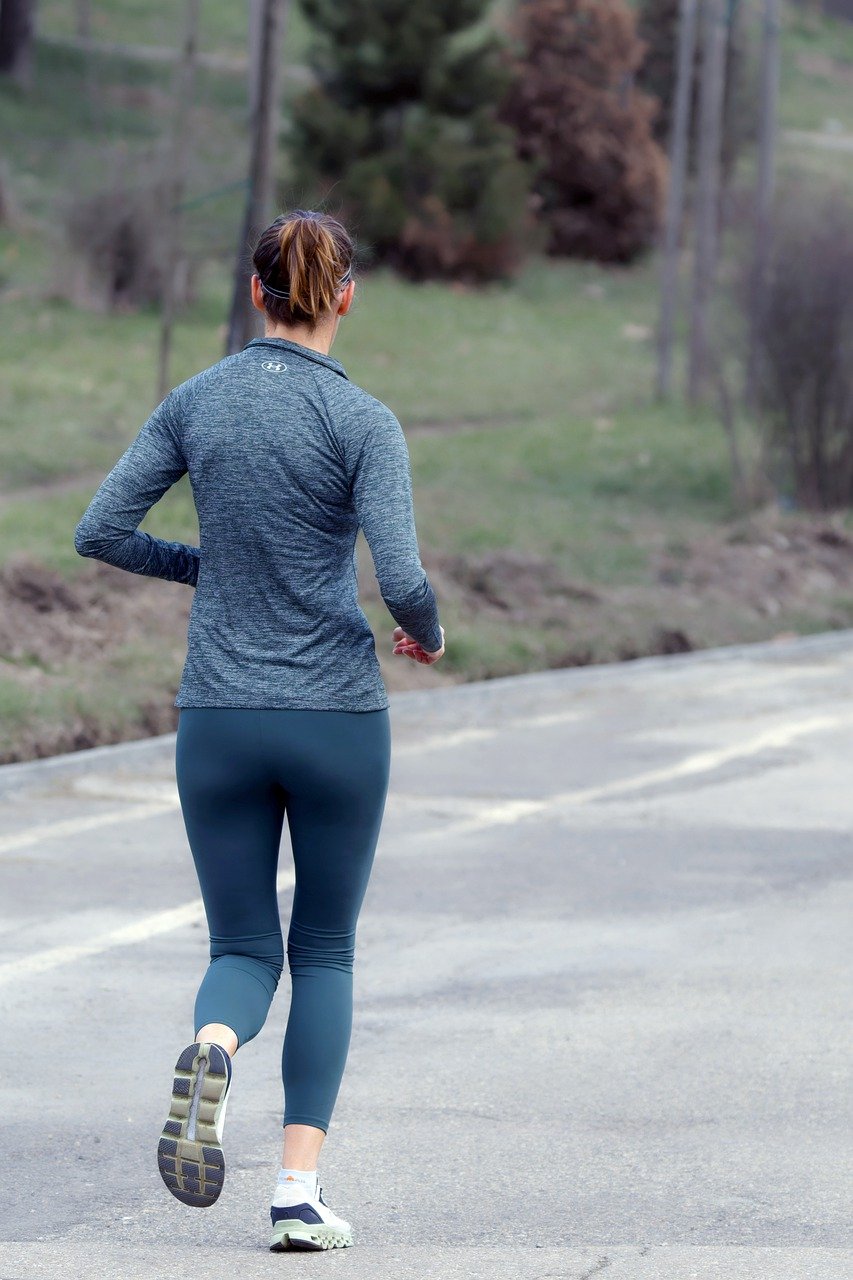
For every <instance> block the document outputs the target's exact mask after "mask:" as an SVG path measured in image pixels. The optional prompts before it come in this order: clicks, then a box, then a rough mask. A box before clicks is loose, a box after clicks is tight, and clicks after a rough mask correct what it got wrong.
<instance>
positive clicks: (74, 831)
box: [0, 711, 581, 855]
mask: <svg viewBox="0 0 853 1280" xmlns="http://www.w3.org/2000/svg"><path fill="white" fill-rule="evenodd" d="M580 717H581V713H580V712H579V711H560V712H552V713H551V714H548V715H541V716H533V717H530V718H528V719H519V720H508V721H506V722H504V723H503V724H500V725H495V726H493V727H490V728H483V729H476V728H472V729H460V730H458V731H457V732H456V733H446V734H441V735H436V736H434V737H432V738H424V739H423V740H421V741H420V742H418V741H415V742H405V743H401V744H400V746H399V747H397V746H395V747H394V748H393V751H394V754H395V755H421V754H422V753H423V752H426V751H438V750H448V749H452V748H453V747H456V746H463V745H465V744H466V743H469V742H477V741H484V740H485V739H488V738H494V737H496V736H497V735H498V734H500V733H504V732H506V730H507V729H538V728H546V727H548V726H550V725H555V724H566V723H568V722H569V721H572V720H578V719H580ZM71 786H72V790H73V791H74V792H75V793H76V794H78V795H85V796H86V797H87V798H89V799H93V800H95V799H98V798H106V799H110V800H116V799H119V800H121V799H124V800H137V801H139V803H138V804H136V805H123V806H122V808H121V809H112V810H110V811H109V812H107V813H96V814H88V815H87V816H86V817H82V818H64V819H61V820H60V821H59V822H45V823H41V824H39V825H38V826H35V827H25V828H24V829H23V830H22V831H13V832H11V833H10V834H9V835H5V836H0V855H2V854H4V853H11V852H12V851H13V850H15V849H24V848H26V847H27V845H32V844H39V843H40V842H41V841H42V840H62V839H65V838H66V837H68V836H75V835H78V834H80V833H82V832H84V831H95V830H97V829H98V828H99V827H109V826H112V825H113V824H114V823H115V824H118V823H123V822H127V821H129V820H131V819H133V818H148V817H156V816H157V815H158V814H161V813H169V812H170V811H171V810H173V809H177V808H179V807H180V798H179V796H178V789H177V787H176V786H175V784H174V782H172V783H169V782H151V783H139V782H134V781H130V780H128V781H123V780H122V779H121V778H120V777H114V776H111V775H109V774H84V775H82V777H79V778H75V779H74V780H73V782H72V783H71Z"/></svg>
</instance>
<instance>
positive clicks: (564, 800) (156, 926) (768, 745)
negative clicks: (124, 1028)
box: [0, 716, 844, 985]
mask: <svg viewBox="0 0 853 1280" xmlns="http://www.w3.org/2000/svg"><path fill="white" fill-rule="evenodd" d="M843 723H844V720H843V719H842V717H840V716H812V717H810V718H809V719H805V720H798V721H793V722H789V723H787V724H781V725H777V726H776V727H775V728H772V729H766V730H765V731H764V732H763V733H758V734H755V735H754V736H753V737H752V738H749V739H748V740H747V741H745V742H740V743H736V744H734V745H732V746H729V747H716V748H711V749H709V750H707V751H697V752H695V753H694V754H693V755H690V756H686V757H685V758H684V759H683V760H679V761H676V763H675V764H672V765H665V766H662V767H661V768H659V769H649V770H647V771H646V772H645V773H639V774H634V775H633V776H632V777H629V778H616V779H614V780H613V781H612V782H606V783H602V784H601V785H600V786H597V787H585V788H583V789H580V790H577V791H563V792H557V793H556V794H553V795H549V796H543V797H542V798H541V799H538V800H526V799H508V800H504V801H502V802H499V803H497V804H488V805H484V807H483V811H482V813H481V814H479V815H475V816H473V817H470V818H463V819H461V820H460V821H457V822H452V823H449V824H446V825H444V826H441V827H437V828H435V829H434V830H432V831H419V832H418V839H419V840H424V839H427V838H430V837H432V838H439V839H441V840H442V841H447V839H448V838H449V837H452V836H454V835H462V834H465V833H466V832H469V831H477V830H482V829H484V828H487V827H490V826H496V825H499V824H502V823H513V822H518V821H519V820H521V819H523V818H526V817H530V816H532V815H534V814H537V813H541V812H543V811H545V810H547V809H550V808H553V807H555V806H557V805H563V804H586V803H589V802H590V801H593V800H599V799H602V798H604V797H607V796H613V795H622V794H626V793H630V792H632V791H637V790H641V789H642V788H644V787H648V786H654V785H656V784H658V783H661V782H672V781H675V780H677V779H678V778H686V777H696V776H697V775H701V774H703V773H709V772H712V771H713V770H715V769H719V768H720V767H721V766H722V765H724V764H728V763H729V762H730V761H732V760H742V759H746V758H747V757H749V756H752V755H756V754H758V753H759V752H761V751H768V750H773V749H774V748H778V747H784V746H788V745H789V744H790V743H791V742H794V741H795V740H796V739H797V738H801V737H804V736H806V735H807V734H810V733H818V732H820V731H821V730H822V729H834V728H837V727H838V726H839V725H840V724H843ZM424 799H425V800H427V801H429V802H433V803H434V798H433V797H431V796H425V797H424ZM162 811H163V810H162V807H160V808H155V807H152V806H143V805H139V806H136V807H135V808H133V807H131V808H125V809H124V810H123V811H122V813H121V814H120V815H115V814H113V815H109V814H102V815H100V817H99V818H95V819H88V820H86V819H80V820H78V821H79V822H86V823H87V824H88V826H98V825H106V824H107V822H109V821H111V820H112V821H117V820H122V821H124V820H126V819H127V817H128V816H131V815H133V814H136V815H137V816H145V815H147V814H150V813H151V812H162ZM72 821H73V820H70V821H69V822H68V823H53V824H45V826H44V827H43V828H41V830H42V831H43V832H46V831H48V832H50V833H51V834H54V833H55V830H56V828H57V827H68V826H70V825H71V822H72ZM76 829H80V828H79V826H78V827H77V828H76ZM35 830H38V829H37V828H30V831H29V832H28V833H23V832H22V833H20V836H23V835H24V834H28V835H30V836H32V832H33V831H35ZM28 842H29V841H28ZM277 884H278V888H279V889H283V888H285V887H289V886H290V885H292V884H293V873H292V871H290V870H287V871H284V872H282V873H281V874H280V875H279V877H278V881H277ZM203 919H204V907H203V905H202V902H201V899H197V900H195V901H193V902H187V903H184V904H183V905H182V906H180V907H173V908H171V909H170V910H167V911H159V912H156V913H155V914H154V915H149V916H145V917H143V919H141V920H138V921H137V922H136V923H135V924H129V925H123V926H121V928H119V929H113V930H112V931H111V932H109V933H105V934H101V935H100V936H98V937H95V938H91V939H89V941H87V942H80V943H75V944H72V945H69V946H64V947H52V948H50V949H49V950H46V951H41V952H36V953H35V954H34V955H30V956H23V957H21V958H20V959H18V960H10V961H7V962H6V963H4V964H0V985H2V983H3V982H8V981H12V980H14V979H16V978H21V977H31V976H33V975H34V974H38V973H45V972H47V971H49V970H51V969H56V968H58V967H60V966H61V965H66V964H69V963H72V962H73V961H75V960H81V959H84V958H86V957H88V956H93V955H99V954H101V953H102V952H104V951H109V950H111V949H112V948H114V947H122V946H131V945H133V944H134V943H138V942H145V941H146V940H147V939H149V938H152V937H156V936H157V935H158V934H161V933H169V932H171V931H172V930H173V929H179V928H182V927H183V926H184V925H186V924H189V923H192V922H193V921H196V920H203Z"/></svg>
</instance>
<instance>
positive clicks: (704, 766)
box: [420, 716, 844, 840]
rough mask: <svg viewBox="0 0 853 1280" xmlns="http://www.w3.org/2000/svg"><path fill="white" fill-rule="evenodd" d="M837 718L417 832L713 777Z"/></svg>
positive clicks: (783, 728)
mask: <svg viewBox="0 0 853 1280" xmlns="http://www.w3.org/2000/svg"><path fill="white" fill-rule="evenodd" d="M843 723H844V720H843V718H842V717H841V716H811V717H810V718H809V719H806V720H797V721H793V722H791V723H788V724H782V725H777V726H776V727H775V728H773V729H767V730H765V731H764V733H759V734H756V735H755V736H754V737H753V738H749V739H747V741H745V742H740V743H736V744H734V745H733V746H730V747H715V748H711V749H710V750H707V751H697V752H694V754H693V755H691V756H685V757H684V759H683V760H678V761H677V762H676V763H675V764H671V765H663V766H661V767H660V768H659V769H649V770H647V772H646V773H635V774H633V775H632V776H631V777H630V778H615V779H614V780H613V781H612V782H603V783H601V784H600V785H599V786H597V787H583V788H581V789H579V790H577V791H561V792H556V793H555V794H552V795H549V796H543V797H542V798H541V799H540V800H508V801H504V802H502V803H498V804H496V805H493V806H491V807H486V808H484V810H483V812H482V814H479V815H474V816H472V817H470V818H463V819H461V820H460V821H459V822H454V823H452V824H450V825H449V826H444V827H440V828H437V829H434V830H432V831H424V832H421V833H420V839H428V838H430V837H432V838H435V837H440V838H441V839H442V840H445V839H447V837H448V836H454V835H464V834H465V833H467V832H470V831H479V830H481V829H483V828H487V827H491V826H496V825H498V824H500V823H505V822H516V821H518V820H519V819H520V818H525V817H532V816H533V815H534V814H536V813H541V812H543V811H544V810H546V809H552V808H556V807H558V806H560V805H572V804H576V805H577V804H589V803H590V802H591V801H594V800H603V799H606V798H607V797H608V796H619V795H625V794H630V792H632V791H640V790H642V789H643V788H645V787H651V786H655V785H657V784H659V783H662V782H675V781H677V780H678V779H679V778H689V777H696V776H697V775H698V774H703V773H712V772H713V771H714V770H715V769H719V768H720V767H721V766H722V765H724V764H728V763H730V762H731V761H732V760H743V759H746V758H748V757H749V756H753V755H758V754H759V753H760V752H762V751H769V750H773V749H774V748H778V747H786V746H788V745H789V744H790V743H791V742H794V741H795V740H796V739H797V738H801V737H803V736H805V735H806V734H809V733H818V732H820V730H821V729H835V728H837V727H838V726H839V725H841V724H843Z"/></svg>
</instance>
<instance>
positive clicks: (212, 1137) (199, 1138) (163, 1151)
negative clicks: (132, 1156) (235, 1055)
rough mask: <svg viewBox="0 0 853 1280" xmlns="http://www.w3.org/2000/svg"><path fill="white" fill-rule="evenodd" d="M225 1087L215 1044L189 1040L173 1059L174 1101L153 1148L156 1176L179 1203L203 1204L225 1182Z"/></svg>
mask: <svg viewBox="0 0 853 1280" xmlns="http://www.w3.org/2000/svg"><path fill="white" fill-rule="evenodd" d="M227 1087H228V1067H227V1064H226V1061H225V1054H224V1052H223V1050H222V1049H221V1048H220V1047H219V1045H218V1044H191V1045H189V1046H188V1047H187V1048H186V1049H184V1051H183V1053H182V1054H181V1056H180V1057H179V1058H178V1061H177V1062H176V1064H175V1079H174V1081H173V1083H172V1106H171V1110H170V1111H169V1118H168V1120H167V1121H166V1123H165V1124H164V1125H163V1134H162V1136H161V1138H160V1142H159V1145H158V1147H157V1165H158V1167H159V1169H160V1175H161V1177H162V1179H163V1181H164V1182H165V1184H166V1186H167V1187H168V1188H169V1190H170V1191H171V1193H172V1195H173V1196H174V1197H175V1198H176V1199H177V1200H180V1201H181V1203H182V1204H189V1205H193V1206H194V1207H195V1208H197V1209H207V1208H209V1206H210V1205H212V1204H214V1203H215V1202H216V1200H217V1199H218V1198H219V1193H220V1191H221V1190H222V1184H223V1183H224V1181H225V1155H224V1153H223V1151H222V1146H221V1145H220V1143H219V1140H218V1138H217V1136H216V1127H215V1126H216V1120H217V1117H218V1116H219V1113H220V1110H221V1106H222V1102H223V1100H224V1098H225V1092H226V1089H227Z"/></svg>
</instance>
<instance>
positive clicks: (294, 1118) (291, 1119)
mask: <svg viewBox="0 0 853 1280" xmlns="http://www.w3.org/2000/svg"><path fill="white" fill-rule="evenodd" d="M289 1124H310V1125H311V1127H312V1129H322V1130H323V1132H324V1133H328V1131H329V1121H328V1119H326V1117H325V1116H323V1117H320V1116H302V1115H291V1114H290V1112H289V1111H285V1113H284V1120H283V1121H282V1128H284V1127H285V1126H286V1125H289Z"/></svg>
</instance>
